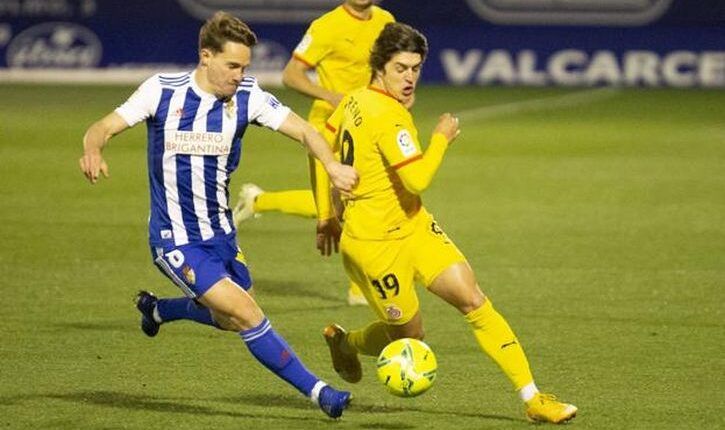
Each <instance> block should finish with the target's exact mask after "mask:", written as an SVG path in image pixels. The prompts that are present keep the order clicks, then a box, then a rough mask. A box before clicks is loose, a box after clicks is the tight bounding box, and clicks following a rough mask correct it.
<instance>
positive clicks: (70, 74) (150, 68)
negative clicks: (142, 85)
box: [0, 0, 725, 88]
mask: <svg viewBox="0 0 725 430" xmlns="http://www.w3.org/2000/svg"><path fill="white" fill-rule="evenodd" d="M339 3H340V1H339V0H290V1H281V0H154V1H147V0H143V1H142V0H126V1H110V0H106V1H102V0H0V80H2V81H6V82H9V81H27V80H41V81H88V80H90V81H101V82H112V81H118V82H139V81H141V80H142V79H143V78H144V77H146V76H148V75H149V74H151V73H153V72H154V71H158V70H185V69H189V68H191V67H193V66H194V65H195V63H196V60H197V52H196V51H197V49H196V38H197V33H198V29H199V26H200V25H201V23H202V22H203V20H204V19H206V18H207V17H208V16H210V15H211V14H212V13H213V12H214V11H215V10H217V9H224V10H227V11H229V12H232V13H234V14H235V15H237V16H239V17H241V18H242V19H244V20H245V21H247V22H248V23H249V24H250V25H251V26H252V28H253V29H254V30H255V32H256V33H257V35H258V36H259V38H260V44H259V45H258V46H257V47H256V48H255V51H254V63H253V68H252V70H251V71H250V73H253V74H255V75H257V76H258V77H259V78H260V80H262V81H266V82H268V83H273V84H274V83H278V82H279V81H280V76H281V71H282V68H283V67H284V64H285V63H286V62H287V60H288V58H289V56H290V54H291V51H292V49H294V46H295V45H296V44H297V42H298V41H299V39H300V38H301V36H302V34H303V33H304V31H305V29H306V27H307V25H308V24H309V22H310V21H311V20H313V19H314V18H315V17H317V16H319V15H321V14H322V13H324V12H326V11H328V10H330V9H332V8H334V7H335V6H337V5H338V4H339ZM381 5H382V6H383V7H385V8H387V9H388V10H390V11H391V12H393V14H394V15H395V16H396V18H397V19H398V20H399V21H403V22H407V23H409V24H411V25H414V26H415V27H417V28H418V29H420V30H421V31H423V32H424V33H425V34H426V36H427V37H428V41H429V44H430V54H429V56H428V60H427V62H426V66H425V68H424V73H423V79H424V81H425V82H428V83H449V84H455V85H467V84H474V85H536V86H540V85H563V86H593V85H623V86H651V87H658V86H674V87H705V88H725V2H722V1H717V0H701V1H698V2H690V1H685V0H579V1H577V2H558V1H551V0H450V1H447V2H437V1H415V2H413V1H405V0H387V1H384V2H382V3H381Z"/></svg>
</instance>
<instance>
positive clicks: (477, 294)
mask: <svg viewBox="0 0 725 430" xmlns="http://www.w3.org/2000/svg"><path fill="white" fill-rule="evenodd" d="M485 302H486V296H485V295H484V294H483V292H482V291H481V289H480V288H478V286H476V288H475V289H473V292H472V293H471V294H469V295H468V297H466V298H465V299H464V300H462V301H461V302H460V303H459V304H458V310H459V311H460V312H461V313H462V314H464V315H465V314H468V313H470V312H473V311H475V310H476V309H478V308H480V307H481V306H483V304H484V303H485Z"/></svg>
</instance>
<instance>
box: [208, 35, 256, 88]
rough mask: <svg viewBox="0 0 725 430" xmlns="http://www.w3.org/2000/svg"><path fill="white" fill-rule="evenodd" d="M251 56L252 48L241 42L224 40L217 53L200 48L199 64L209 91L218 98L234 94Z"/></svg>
mask: <svg viewBox="0 0 725 430" xmlns="http://www.w3.org/2000/svg"><path fill="white" fill-rule="evenodd" d="M251 58H252V50H251V49H249V47H248V46H247V45H245V44H243V43H237V42H226V43H224V46H223V47H222V51H221V52H217V53H212V52H211V51H209V50H206V49H202V51H201V64H202V67H205V68H206V80H207V82H206V83H207V86H208V87H209V88H210V90H211V93H212V94H214V95H215V96H217V97H219V98H226V97H229V96H232V95H234V94H235V93H236V92H237V87H238V86H239V83H240V82H241V81H242V78H243V77H244V70H245V69H246V68H247V66H249V62H250V61H251Z"/></svg>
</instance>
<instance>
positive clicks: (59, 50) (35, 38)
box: [6, 22, 103, 68]
mask: <svg viewBox="0 0 725 430" xmlns="http://www.w3.org/2000/svg"><path fill="white" fill-rule="evenodd" d="M102 50H103V49H102V46H101V42H100V40H98V37H97V36H96V34H95V33H93V32H92V31H91V30H89V29H87V28H86V27H83V26H81V25H78V24H73V23H70V22H47V23H43V24H38V25H35V26H33V27H30V28H28V29H26V30H24V31H22V32H20V33H19V34H18V35H17V36H15V37H14V38H13V39H12V40H11V41H10V44H9V45H8V49H7V53H6V61H7V64H8V65H9V66H10V67H22V68H86V67H95V66H98V64H99V63H100V61H101V52H102Z"/></svg>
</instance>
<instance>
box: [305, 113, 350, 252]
mask: <svg viewBox="0 0 725 430" xmlns="http://www.w3.org/2000/svg"><path fill="white" fill-rule="evenodd" d="M340 115H341V108H338V109H337V110H335V112H334V113H333V114H332V115H331V116H330V118H329V119H328V121H327V123H326V124H325V129H324V130H323V132H322V137H324V139H325V141H326V142H327V143H328V144H329V145H330V147H331V148H332V149H333V152H336V149H337V148H336V145H335V142H336V141H337V128H336V127H335V126H333V125H332V124H337V123H338V122H339V118H340ZM310 178H311V180H312V191H313V193H314V196H315V206H316V207H317V228H316V232H315V233H316V234H315V245H316V247H317V249H318V250H319V251H320V254H321V255H325V256H327V255H331V254H332V251H333V250H334V251H335V252H338V250H339V245H338V244H339V243H340V235H341V234H342V226H341V225H340V220H339V216H340V215H341V210H340V211H339V212H340V213H338V211H337V210H336V207H337V206H338V205H337V204H336V203H338V202H339V193H338V192H336V191H337V190H334V189H332V190H331V189H330V178H329V176H328V175H327V172H325V169H324V168H323V166H322V163H320V162H319V161H315V163H314V165H312V166H310ZM332 193H334V194H335V196H336V197H337V202H335V201H334V196H333V195H332ZM340 206H341V205H340Z"/></svg>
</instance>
